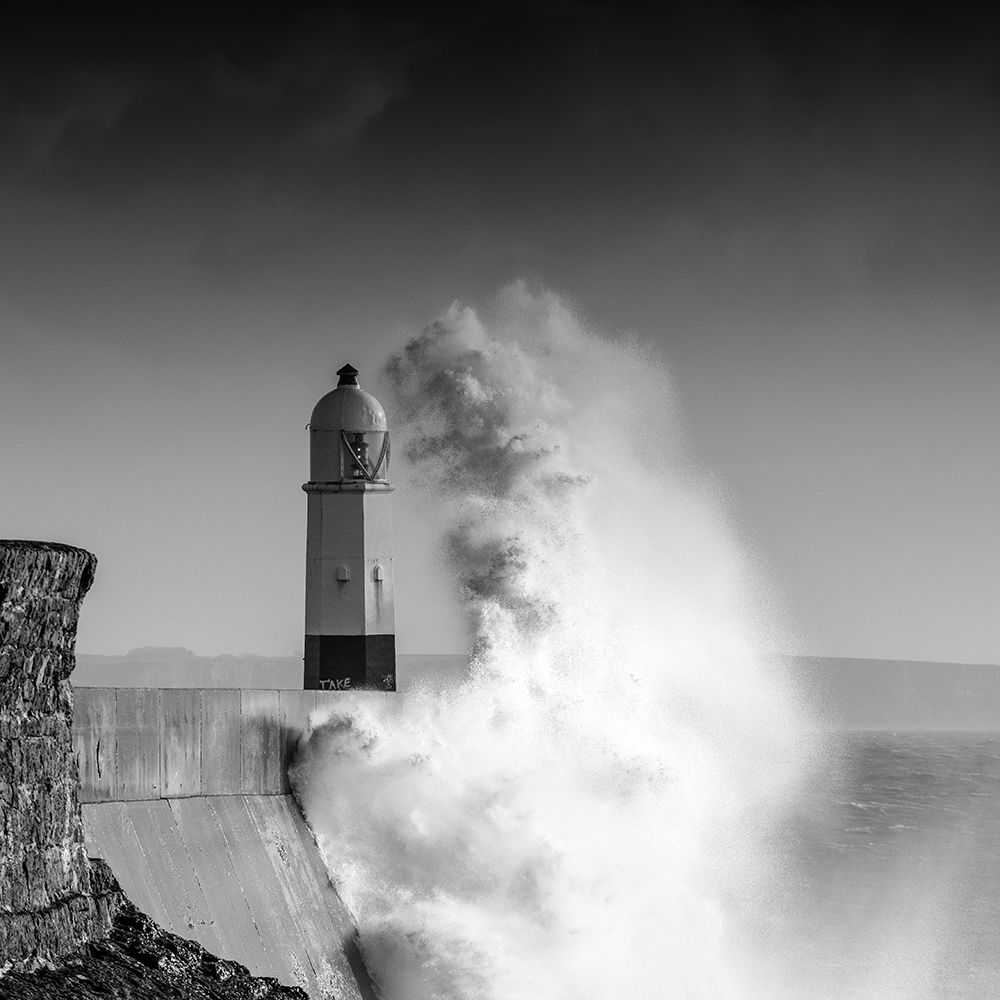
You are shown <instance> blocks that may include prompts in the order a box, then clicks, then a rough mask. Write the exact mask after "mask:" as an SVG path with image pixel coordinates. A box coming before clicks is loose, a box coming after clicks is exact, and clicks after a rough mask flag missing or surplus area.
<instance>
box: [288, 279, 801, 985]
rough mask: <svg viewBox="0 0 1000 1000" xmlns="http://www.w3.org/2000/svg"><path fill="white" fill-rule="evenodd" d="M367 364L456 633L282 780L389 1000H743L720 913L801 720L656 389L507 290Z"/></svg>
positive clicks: (355, 705)
mask: <svg viewBox="0 0 1000 1000" xmlns="http://www.w3.org/2000/svg"><path fill="white" fill-rule="evenodd" d="M385 374H386V376H387V379H388V381H389V382H390V384H391V386H392V388H393V390H394V394H395V407H394V409H393V416H394V425H395V426H396V427H398V428H399V430H400V431H403V432H404V433H405V435H406V446H405V455H406V457H407V458H408V460H409V461H410V463H412V467H413V473H414V475H415V478H416V479H418V480H419V481H420V483H421V484H422V487H423V489H425V490H426V491H427V492H428V494H429V495H431V496H433V497H434V498H435V504H436V508H437V512H438V517H439V524H440V528H441V533H442V540H443V541H442V544H443V550H444V553H445V557H446V562H447V565H448V566H449V568H450V571H451V574H452V575H453V578H454V580H455V583H456V587H457V590H458V592H459V595H460V598H461V600H462V603H463V606H464V608H465V610H466V612H467V614H468V615H469V616H470V620H471V623H472V627H473V632H474V635H475V643H474V648H473V655H472V660H471V670H470V675H469V677H468V678H467V679H466V680H464V681H463V682H462V683H460V684H457V685H455V686H453V687H451V688H446V689H444V690H440V689H437V690H432V689H431V688H430V687H427V688H423V689H421V688H420V687H419V686H418V687H417V688H415V689H413V690H411V691H409V692H408V693H406V694H405V695H403V696H402V698H401V701H400V703H398V704H397V705H395V706H392V707H387V706H386V705H385V704H383V703H382V702H381V701H377V700H374V699H371V698H366V697H364V696H358V697H355V696H350V695H345V697H344V698H343V699H342V700H341V701H339V702H338V707H337V709H336V710H335V711H333V712H332V713H331V714H330V715H329V717H328V718H326V719H325V720H322V721H318V724H317V725H316V727H315V729H314V731H313V733H312V736H311V738H310V740H309V742H308V744H307V745H306V746H305V747H304V748H303V750H302V752H301V754H300V758H299V761H298V763H297V766H296V769H295V774H294V781H295V783H296V789H297V792H298V794H299V796H300V799H301V801H302V802H303V804H304V807H305V810H306V813H307V815H308V818H309V820H310V822H311V824H312V826H313V829H314V830H315V831H316V833H317V836H318V839H319V842H320V846H321V848H322V849H323V852H324V855H325V857H326V859H327V863H328V864H329V866H330V869H331V873H332V875H333V877H334V879H335V881H336V884H337V885H338V887H339V889H340V891H341V893H342V895H343V897H344V899H345V901H346V902H347V904H348V906H349V907H350V908H351V910H352V912H353V914H354V916H355V918H356V920H357V923H358V927H359V931H360V937H361V943H362V947H363V950H364V954H365V956H366V959H367V961H368V963H369V965H370V967H371V969H372V971H373V973H374V975H375V977H376V979H377V981H378V983H379V986H380V992H381V994H382V996H383V998H384V1000H404V998H405V1000H430V998H448V1000H451V998H455V1000H458V998H463V1000H472V998H476V1000H478V998H483V1000H486V998H491V1000H492V998H497V1000H499V998H503V1000H549V998H552V1000H557V998H558V1000H569V998H573V1000H586V998H591V997H593V998H602V1000H606V998H608V997H629V998H637V1000H638V998H651V1000H652V998H658V1000H659V998H705V1000H726V998H745V997H748V996H752V995H753V994H752V992H751V991H749V990H747V989H746V988H744V986H743V984H742V983H741V982H739V981H738V980H739V978H740V977H739V976H738V975H737V974H736V972H735V970H736V968H737V963H736V960H735V952H736V949H737V946H738V942H737V940H736V937H735V935H733V934H732V933H731V931H730V921H729V919H728V913H729V909H730V908H731V907H732V906H734V905H739V904H740V901H741V900H744V899H745V898H746V897H747V896H748V895H749V894H752V891H753V887H754V885H755V880H760V879H761V878H762V877H763V867H762V865H763V862H762V859H763V857H764V854H763V853H762V852H761V851H760V850H758V848H759V846H760V842H759V838H758V836H757V834H758V833H759V832H760V831H761V829H762V828H763V826H764V823H765V817H766V816H767V815H768V813H769V809H770V807H771V805H772V804H773V803H775V802H776V801H779V800H780V798H781V796H782V795H783V794H784V792H785V790H786V789H787V787H788V783H789V782H790V781H792V780H793V778H794V775H795V771H796V768H795V761H796V747H797V745H798V744H797V737H798V733H799V727H798V724H797V713H796V710H795V707H794V705H793V703H792V701H791V700H790V699H789V698H788V697H787V696H786V695H785V693H784V692H783V690H782V689H781V687H780V686H779V685H778V683H777V682H776V681H775V680H774V679H773V678H772V677H771V676H770V674H769V673H768V671H767V670H766V668H765V666H764V665H763V662H762V660H761V658H760V657H759V656H758V654H757V653H756V651H755V647H756V645H757V644H758V642H759V640H760V632H761V630H762V628H763V625H762V623H761V621H760V616H759V615H758V614H757V613H756V612H755V610H754V608H755V604H754V601H753V598H752V588H751V585H750V577H749V575H748V573H747V568H746V566H745V560H744V558H743V555H742V553H741V550H740V547H739V546H738V545H737V544H736V543H735V541H734V539H733V537H732V535H731V532H730V531H729V529H728V527H727V525H726V523H725V520H724V518H723V516H722V514H721V513H720V511H719V507H718V505H717V503H716V502H715V500H714V496H713V493H712V491H711V490H710V489H708V488H706V487H705V485H704V484H703V483H702V482H701V481H700V480H699V478H698V477H697V475H696V473H695V472H694V471H693V470H692V468H691V467H690V465H689V464H688V462H687V460H686V459H685V458H684V455H683V449H682V447H681V445H680V443H679V434H678V430H677V426H676V414H675V411H674V406H673V403H672V400H671V395H670V391H669V381H668V379H667V376H666V373H665V372H664V371H663V369H662V367H661V366H660V365H658V364H657V363H655V362H654V361H653V360H651V359H650V358H649V357H646V356H644V355H643V353H642V352H641V351H639V350H638V349H637V348H636V347H634V346H632V347H629V346H627V345H621V344H618V345H616V344H612V343H609V342H607V341H605V340H602V339H601V338H599V337H597V336H595V335H593V334H592V333H590V332H589V331H588V330H587V329H586V328H585V327H584V326H583V324H582V323H581V322H580V321H579V320H578V319H577V318H576V317H575V316H574V314H573V313H572V312H571V311H570V310H569V309H568V308H567V306H566V305H565V304H564V303H563V302H562V301H561V300H560V299H559V298H558V297H557V296H555V295H553V294H550V293H544V292H543V293H533V292H531V291H529V290H528V289H526V288H525V287H524V286H523V285H515V286H512V287H511V288H508V289H506V290H505V291H504V292H503V293H502V294H501V296H500V298H499V301H498V304H497V306H496V309H495V310H494V314H493V315H492V316H491V317H490V318H489V319H487V320H484V319H482V318H481V317H480V316H479V315H477V313H476V312H474V311H473V310H471V309H468V308H464V307H461V306H459V305H454V306H452V307H451V308H450V309H449V310H448V311H447V312H446V313H445V314H444V315H443V316H442V317H441V318H440V319H438V320H437V321H436V322H435V323H433V324H432V325H431V326H429V327H428V328H427V329H426V330H424V331H423V333H421V334H420V335H419V336H418V337H416V338H414V339H413V340H411V341H410V342H409V343H408V344H407V345H406V347H405V349H404V350H403V351H402V352H401V353H400V354H399V355H398V356H396V357H394V358H392V359H391V360H390V362H389V363H388V365H387V367H386V372H385Z"/></svg>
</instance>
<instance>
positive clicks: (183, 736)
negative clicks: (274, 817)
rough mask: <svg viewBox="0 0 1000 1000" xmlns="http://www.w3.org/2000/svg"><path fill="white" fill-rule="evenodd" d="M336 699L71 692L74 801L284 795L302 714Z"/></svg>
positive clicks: (181, 691) (328, 695) (325, 695)
mask: <svg viewBox="0 0 1000 1000" xmlns="http://www.w3.org/2000/svg"><path fill="white" fill-rule="evenodd" d="M338 697H339V696H338V694H336V693H332V692H326V691H255V690H228V689H225V688H202V689H186V688H79V689H78V690H77V691H76V711H75V713H74V717H73V742H74V745H75V747H76V752H77V757H78V760H79V765H80V801H81V802H112V801H120V802H132V801H139V800H143V799H169V798H185V797H190V796H194V795H286V794H288V793H289V792H290V791H291V786H290V785H289V783H288V765H289V763H290V761H291V758H292V755H293V754H294V752H295V746H296V744H297V742H298V739H299V736H300V735H301V734H302V732H303V731H304V730H305V729H306V727H307V726H308V724H309V716H310V714H311V713H312V712H313V711H315V710H316V709H318V708H321V707H323V705H324V704H325V703H327V702H328V701H336V699H337V698H338ZM374 697H380V696H379V695H374ZM381 697H384V696H381Z"/></svg>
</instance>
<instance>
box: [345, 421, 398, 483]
mask: <svg viewBox="0 0 1000 1000" xmlns="http://www.w3.org/2000/svg"><path fill="white" fill-rule="evenodd" d="M340 478H341V479H354V480H363V481H367V482H371V483H381V482H385V481H386V480H388V478H389V432H388V431H341V432H340Z"/></svg>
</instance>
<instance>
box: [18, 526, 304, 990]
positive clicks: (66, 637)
mask: <svg viewBox="0 0 1000 1000" xmlns="http://www.w3.org/2000/svg"><path fill="white" fill-rule="evenodd" d="M96 564H97V560H96V558H95V557H94V556H93V555H92V554H91V553H89V552H85V551H83V550H82V549H76V548H71V547H69V546H66V545H57V544H53V543H49V542H24V541H0V994H2V995H3V996H5V997H13V998H35V997H38V998H45V1000H61V998H67V1000H68V998H70V997H98V996H100V997H107V996H115V997H119V998H123V1000H130V998H139V997H168V996H170V997H177V996H184V997H192V998H194V997H206V998H207V997H210V996H211V997H217V998H220V1000H223V998H227V1000H235V998H237V997H239V998H243V997H254V998H256V1000H264V998H279V997H280V998H293V997H300V998H304V997H305V994H304V993H303V992H302V991H301V990H298V989H289V988H286V987H283V986H280V985H278V984H277V983H276V982H274V981H273V980H268V979H254V978H253V977H252V976H250V974H249V973H248V972H247V970H246V969H245V968H244V967H243V966H241V965H238V964H237V963H235V962H228V961H223V960H221V959H217V958H215V957H214V956H212V955H210V954H209V953H207V952H206V951H205V950H204V949H203V948H201V947H200V946H199V945H197V944H194V943H192V942H189V941H185V940H183V939H182V938H179V937H176V936H175V935H173V934H169V933H167V932H165V931H163V930H162V929H160V928H158V927H157V926H156V925H155V924H153V923H152V921H150V920H149V919H148V918H147V917H145V916H144V915H143V914H141V913H139V912H138V911H137V910H136V909H135V907H134V906H132V905H131V903H130V902H129V901H128V899H126V898H125V897H124V895H123V894H122V892H121V889H120V888H119V886H118V885H117V883H116V882H115V880H114V877H113V876H112V875H111V872H110V870H109V869H108V867H107V866H106V865H104V864H103V863H100V862H92V861H90V860H89V859H88V858H87V855H86V851H85V848H84V838H83V831H82V826H81V820H80V807H79V802H78V782H77V763H76V757H75V754H74V749H73V743H72V738H71V723H72V712H73V695H72V688H71V686H70V682H69V675H70V672H71V671H72V670H73V666H74V654H73V648H74V643H75V639H76V626H77V617H78V615H79V610H80V602H81V601H82V600H83V597H84V595H85V594H86V593H87V590H88V589H89V588H90V584H91V582H92V580H93V577H94V570H95V567H96Z"/></svg>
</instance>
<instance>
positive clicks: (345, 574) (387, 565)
mask: <svg viewBox="0 0 1000 1000" xmlns="http://www.w3.org/2000/svg"><path fill="white" fill-rule="evenodd" d="M337 375H338V376H339V379H340V381H339V382H338V383H337V387H336V388H335V389H333V390H332V391H331V392H328V393H327V394H326V395H325V396H324V397H323V398H322V399H321V400H320V401H319V402H318V403H317V404H316V407H315V409H314V410H313V413H312V419H311V420H310V422H309V451H310V473H309V479H310V481H309V482H308V483H306V484H305V485H304V486H303V487H302V489H303V490H305V492H306V495H307V499H308V514H307V525H306V630H305V631H306V634H305V670H304V683H303V686H304V687H305V688H306V689H307V690H316V689H320V690H335V691H346V690H358V689H361V690H379V691H395V690H396V636H395V621H394V613H393V586H392V512H391V508H390V503H389V499H390V498H389V494H390V493H391V492H392V485H391V484H390V482H389V429H388V426H387V424H386V420H385V411H384V410H383V409H382V407H381V405H380V404H379V401H378V400H377V399H376V398H375V397H374V396H372V395H371V394H370V393H367V392H365V391H364V390H363V389H361V387H360V386H359V385H358V371H357V369H356V368H353V367H352V366H351V365H345V366H344V367H343V368H341V369H340V371H338V372H337Z"/></svg>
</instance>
